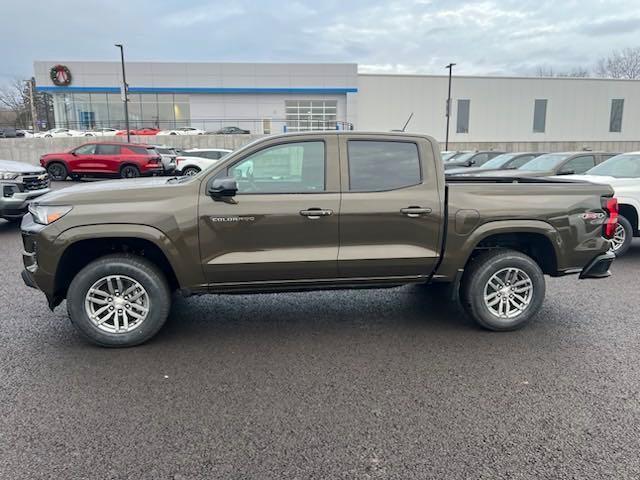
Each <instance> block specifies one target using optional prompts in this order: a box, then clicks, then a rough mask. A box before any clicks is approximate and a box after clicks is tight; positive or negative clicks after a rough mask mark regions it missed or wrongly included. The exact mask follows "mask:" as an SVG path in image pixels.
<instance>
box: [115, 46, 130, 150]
mask: <svg viewBox="0 0 640 480" xmlns="http://www.w3.org/2000/svg"><path fill="white" fill-rule="evenodd" d="M115 46H116V47H118V48H119V49H120V63H121V64H122V101H123V102H124V124H125V127H126V128H127V143H130V142H131V132H130V131H129V86H128V85H127V74H126V73H125V71H124V48H123V46H122V44H121V43H116V44H115Z"/></svg>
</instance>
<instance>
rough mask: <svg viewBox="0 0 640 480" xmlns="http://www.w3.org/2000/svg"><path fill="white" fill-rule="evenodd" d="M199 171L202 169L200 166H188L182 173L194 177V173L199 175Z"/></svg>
mask: <svg viewBox="0 0 640 480" xmlns="http://www.w3.org/2000/svg"><path fill="white" fill-rule="evenodd" d="M198 173H200V169H199V168H198V167H187V168H185V169H184V170H183V171H182V174H183V175H184V176H185V177H193V176H194V175H197V174H198Z"/></svg>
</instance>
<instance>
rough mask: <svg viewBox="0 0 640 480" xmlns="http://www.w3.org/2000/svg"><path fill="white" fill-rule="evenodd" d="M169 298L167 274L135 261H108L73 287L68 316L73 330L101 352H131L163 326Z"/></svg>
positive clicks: (124, 257)
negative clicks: (129, 349) (113, 349)
mask: <svg viewBox="0 0 640 480" xmlns="http://www.w3.org/2000/svg"><path fill="white" fill-rule="evenodd" d="M170 299H171V292H170V289H169V286H168V284H167V280H166V278H165V276H164V275H163V273H162V272H161V271H160V270H159V269H158V268H157V267H156V266H155V265H154V264H153V263H151V262H149V261H148V260H147V259H145V258H143V257H139V256H136V255H126V254H114V255H107V256H105V257H102V258H99V259H98V260H95V261H93V262H91V263H90V264H89V265H87V266H86V267H84V268H83V269H82V270H80V272H79V273H78V274H77V275H76V276H75V277H74V279H73V280H72V281H71V285H70V286H69V289H68V292H67V312H68V313H69V318H70V319H71V322H72V323H73V325H74V326H75V327H76V328H77V329H78V331H79V332H80V333H81V334H82V335H83V336H84V337H86V338H87V339H88V340H90V341H91V342H93V343H95V344H97V345H101V346H103V347H131V346H134V345H139V344H141V343H143V342H145V341H147V340H149V339H150V338H151V337H153V336H154V335H155V334H156V333H157V332H158V331H159V330H160V328H161V327H162V325H164V323H165V321H166V319H167V316H168V315H169V308H170V306H171V300H170Z"/></svg>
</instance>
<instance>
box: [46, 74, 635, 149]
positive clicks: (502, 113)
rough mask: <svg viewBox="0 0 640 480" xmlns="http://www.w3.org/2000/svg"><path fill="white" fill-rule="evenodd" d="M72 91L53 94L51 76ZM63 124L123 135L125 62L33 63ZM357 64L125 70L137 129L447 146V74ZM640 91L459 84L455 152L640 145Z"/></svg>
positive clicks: (586, 85) (606, 86)
mask: <svg viewBox="0 0 640 480" xmlns="http://www.w3.org/2000/svg"><path fill="white" fill-rule="evenodd" d="M56 65H64V66H65V67H67V69H68V71H69V73H70V75H71V81H70V83H69V84H68V85H67V86H56V85H54V83H53V81H52V78H51V73H52V72H51V69H52V68H53V67H54V66H56ZM34 69H35V76H36V84H37V88H38V89H39V90H41V91H47V92H50V93H51V94H52V95H53V97H54V105H55V118H56V123H57V125H58V126H66V125H69V126H71V127H78V128H90V127H92V126H98V125H99V126H114V127H122V126H123V123H124V112H123V104H122V100H121V96H120V93H119V92H120V87H119V86H120V84H121V82H122V78H121V70H120V63H119V62H70V61H69V62H66V61H45V62H41V61H38V62H35V64H34ZM357 70H358V67H357V65H356V64H352V63H347V64H282V63H157V62H129V63H127V81H128V84H129V85H130V90H129V91H130V105H129V110H130V118H131V120H132V125H133V126H134V127H152V126H156V127H160V128H173V127H178V126H185V125H192V126H195V127H200V128H204V129H205V130H214V129H217V128H220V127H222V126H227V125H236V126H240V127H241V128H245V129H248V130H251V131H252V132H254V133H277V132H282V131H285V130H287V131H297V130H309V129H324V128H350V127H351V126H353V128H355V129H358V130H392V129H399V128H401V127H402V126H403V124H404V123H405V121H406V120H407V118H408V117H409V115H410V114H411V113H413V114H414V116H413V118H412V120H411V122H410V123H409V126H408V128H407V130H410V131H417V132H422V133H428V134H431V135H433V136H435V137H436V138H437V139H438V140H441V141H443V140H444V137H445V126H446V117H445V110H446V98H447V82H448V79H447V77H446V76H429V75H380V74H359V73H358V71H357ZM639 126H640V81H633V80H603V79H585V78H516V77H468V76H465V77H458V76H455V75H454V78H453V89H452V104H451V119H450V140H451V141H452V142H582V141H584V142H589V141H591V142H592V141H601V142H619V141H627V142H629V141H638V140H640V129H639Z"/></svg>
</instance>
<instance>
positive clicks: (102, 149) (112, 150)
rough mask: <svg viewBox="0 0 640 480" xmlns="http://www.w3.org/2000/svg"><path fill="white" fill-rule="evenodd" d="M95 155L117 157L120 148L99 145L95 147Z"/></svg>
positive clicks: (117, 146) (103, 144)
mask: <svg viewBox="0 0 640 480" xmlns="http://www.w3.org/2000/svg"><path fill="white" fill-rule="evenodd" d="M96 154H97V155H118V154H120V146H119V145H109V144H105V143H100V144H98V146H97V147H96Z"/></svg>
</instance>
